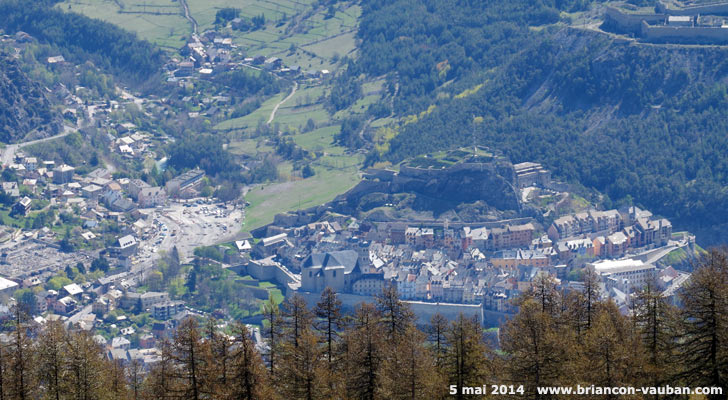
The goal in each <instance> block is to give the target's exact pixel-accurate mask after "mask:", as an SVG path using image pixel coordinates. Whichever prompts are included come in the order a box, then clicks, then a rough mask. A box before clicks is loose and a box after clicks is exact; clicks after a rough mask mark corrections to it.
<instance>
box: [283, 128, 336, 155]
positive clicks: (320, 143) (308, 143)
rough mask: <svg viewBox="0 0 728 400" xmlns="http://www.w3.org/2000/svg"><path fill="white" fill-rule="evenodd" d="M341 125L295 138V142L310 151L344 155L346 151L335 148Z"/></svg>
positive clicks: (302, 134)
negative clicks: (335, 136)
mask: <svg viewBox="0 0 728 400" xmlns="http://www.w3.org/2000/svg"><path fill="white" fill-rule="evenodd" d="M340 129H341V127H340V126H339V125H333V126H326V127H323V128H319V129H316V130H313V131H311V132H306V133H301V134H298V135H295V136H293V141H294V142H296V144H297V145H299V146H301V147H302V148H304V149H305V150H308V151H325V152H327V153H332V154H342V153H343V152H344V149H343V148H342V147H339V146H334V144H333V142H334V135H335V134H336V133H338V132H339V130H340Z"/></svg>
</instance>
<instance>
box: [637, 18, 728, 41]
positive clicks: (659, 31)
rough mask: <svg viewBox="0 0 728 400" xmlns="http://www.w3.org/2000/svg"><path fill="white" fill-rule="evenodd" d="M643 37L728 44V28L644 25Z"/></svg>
mask: <svg viewBox="0 0 728 400" xmlns="http://www.w3.org/2000/svg"><path fill="white" fill-rule="evenodd" d="M642 36H643V37H644V38H645V39H647V40H653V41H660V40H667V39H671V40H675V39H677V40H685V41H710V42H728V28H719V27H703V26H698V27H678V26H651V25H647V24H646V23H645V24H643V25H642Z"/></svg>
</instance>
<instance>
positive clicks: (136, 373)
mask: <svg viewBox="0 0 728 400" xmlns="http://www.w3.org/2000/svg"><path fill="white" fill-rule="evenodd" d="M126 378H127V381H128V382H129V394H130V397H131V399H132V400H139V399H140V398H141V396H142V390H143V383H144V365H143V364H142V363H141V361H139V360H138V359H133V360H131V361H130V362H129V367H128V368H127V369H126Z"/></svg>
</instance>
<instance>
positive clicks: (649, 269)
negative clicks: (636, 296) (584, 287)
mask: <svg viewBox="0 0 728 400" xmlns="http://www.w3.org/2000/svg"><path fill="white" fill-rule="evenodd" d="M587 267H588V268H591V269H592V270H593V271H594V272H596V273H597V274H599V276H601V278H602V281H603V282H604V285H605V286H606V289H607V290H610V289H612V288H617V289H619V290H621V291H622V292H624V293H631V292H632V291H633V290H634V289H642V288H643V287H644V286H645V284H646V283H647V282H649V280H650V279H654V276H655V273H656V268H655V266H654V265H652V264H645V263H644V262H642V261H641V260H634V259H631V258H626V259H622V260H602V261H597V262H595V263H590V264H587Z"/></svg>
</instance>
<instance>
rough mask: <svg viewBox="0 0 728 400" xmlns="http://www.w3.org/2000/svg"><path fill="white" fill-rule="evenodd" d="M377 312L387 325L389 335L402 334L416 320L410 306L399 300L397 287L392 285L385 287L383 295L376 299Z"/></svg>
mask: <svg viewBox="0 0 728 400" xmlns="http://www.w3.org/2000/svg"><path fill="white" fill-rule="evenodd" d="M376 305H377V310H378V311H379V313H380V314H381V315H382V321H383V322H384V323H385V324H386V325H387V333H388V334H389V335H390V336H391V335H395V334H402V333H404V331H405V330H406V329H407V327H408V326H409V325H410V324H412V323H413V322H414V320H415V315H414V313H413V312H412V309H411V308H410V307H409V305H408V304H405V303H403V302H402V301H401V300H400V299H399V293H398V292H397V287H396V286H395V285H392V284H388V285H385V286H384V289H383V290H382V293H381V294H379V295H378V296H377V298H376Z"/></svg>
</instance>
